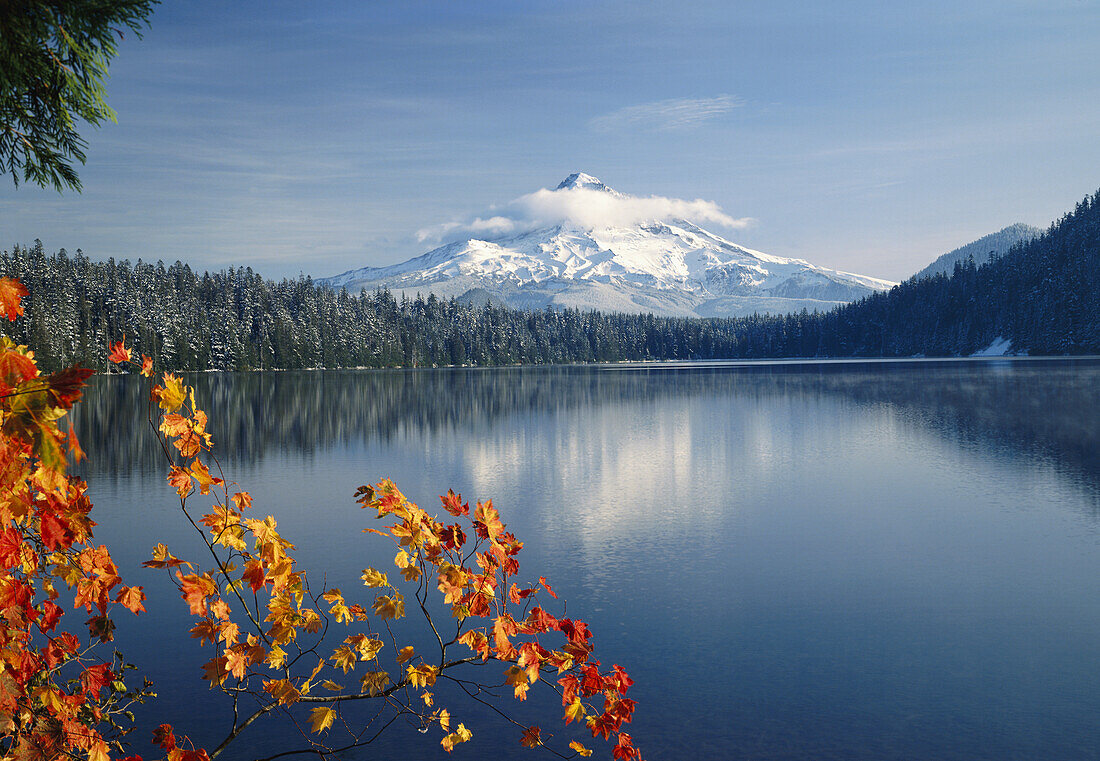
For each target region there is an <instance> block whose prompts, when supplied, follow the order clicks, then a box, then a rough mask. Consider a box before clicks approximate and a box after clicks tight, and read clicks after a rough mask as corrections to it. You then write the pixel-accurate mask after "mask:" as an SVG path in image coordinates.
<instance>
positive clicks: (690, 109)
mask: <svg viewBox="0 0 1100 761" xmlns="http://www.w3.org/2000/svg"><path fill="white" fill-rule="evenodd" d="M742 105H744V102H743V101H742V100H741V99H740V98H735V97H733V96H732V95H719V96H718V97H716V98H673V99H671V100H659V101H656V102H654V103H642V104H640V105H637V106H627V107H626V108H620V109H619V110H618V111H612V112H611V113H609V114H604V115H603V116H597V117H596V118H595V119H592V120H591V121H589V122H588V126H589V127H591V128H592V129H594V130H596V131H597V132H619V131H622V130H628V129H646V130H655V131H664V130H674V129H680V128H683V127H689V126H691V125H693V124H699V123H700V122H705V121H707V120H709V119H714V118H715V117H718V116H721V115H722V114H725V113H729V112H730V111H732V110H733V109H735V108H738V107H739V106H742Z"/></svg>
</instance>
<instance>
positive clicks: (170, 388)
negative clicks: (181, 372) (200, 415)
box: [157, 373, 187, 412]
mask: <svg viewBox="0 0 1100 761" xmlns="http://www.w3.org/2000/svg"><path fill="white" fill-rule="evenodd" d="M157 395H158V397H159V398H158V399H157V402H158V404H160V407H161V409H163V410H165V411H166V412H175V411H176V410H178V409H179V408H180V407H182V406H183V403H184V401H185V400H186V399H187V393H186V392H185V391H184V389H183V380H182V379H181V378H178V377H177V376H175V375H172V374H171V373H165V374H164V387H163V388H161V389H160V391H159V393H158V394H157Z"/></svg>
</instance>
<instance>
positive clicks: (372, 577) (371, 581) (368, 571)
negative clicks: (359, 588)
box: [359, 568, 390, 587]
mask: <svg viewBox="0 0 1100 761" xmlns="http://www.w3.org/2000/svg"><path fill="white" fill-rule="evenodd" d="M359 578H361V579H362V580H363V584H364V585H365V586H368V587H388V586H389V584H390V582H389V579H387V578H386V574H384V573H382V572H381V571H377V570H375V569H374V568H364V569H363V575H362V576H360V577H359Z"/></svg>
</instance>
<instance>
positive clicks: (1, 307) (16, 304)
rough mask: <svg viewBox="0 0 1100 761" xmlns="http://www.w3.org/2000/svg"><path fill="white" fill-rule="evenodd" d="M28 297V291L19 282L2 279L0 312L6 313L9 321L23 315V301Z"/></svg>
mask: <svg viewBox="0 0 1100 761" xmlns="http://www.w3.org/2000/svg"><path fill="white" fill-rule="evenodd" d="M26 295H27V289H26V288H24V287H23V284H22V283H20V282H19V281H18V280H12V279H11V278H10V277H0V312H4V314H6V315H7V316H8V319H9V320H14V319H15V318H16V317H18V316H19V315H21V314H23V304H22V303H21V300H22V298H23V297H24V296H26Z"/></svg>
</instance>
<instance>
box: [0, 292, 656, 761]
mask: <svg viewBox="0 0 1100 761" xmlns="http://www.w3.org/2000/svg"><path fill="white" fill-rule="evenodd" d="M24 294H25V292H24V291H23V290H22V287H21V286H20V285H19V284H18V283H16V282H15V281H12V280H7V279H0V311H2V312H4V313H6V314H7V316H8V317H9V319H14V317H16V316H18V315H19V314H20V313H21V311H22V307H21V298H22V297H23V295H24ZM4 340H5V343H4V344H3V345H2V347H0V349H2V353H0V405H2V406H0V416H2V417H0V425H2V434H3V436H2V438H0V477H2V478H3V479H4V481H3V486H4V490H3V493H2V494H3V495H4V496H0V519H2V520H3V533H2V534H0V565H2V566H3V568H2V569H0V600H2V602H3V609H2V613H3V616H4V619H5V629H4V632H3V635H2V636H3V639H2V640H0V667H2V674H3V676H2V677H0V721H2V722H4V727H3V736H2V739H0V750H2V751H3V752H4V753H5V758H7V757H11V758H20V759H22V758H27V759H30V758H53V757H56V756H58V755H61V754H71V755H75V756H76V757H77V758H88V759H94V761H104V760H105V759H109V758H112V757H120V756H121V754H122V753H124V752H126V751H124V750H123V746H122V744H121V741H122V736H123V735H124V734H125V732H126V731H127V729H126V726H127V721H126V720H127V719H131V720H132V715H131V714H129V713H128V711H129V710H130V707H131V704H132V703H134V702H141V701H143V700H145V699H146V698H147V697H148V696H149V688H148V686H146V687H144V688H143V689H142V690H139V691H128V690H127V688H126V686H125V684H124V683H123V682H122V681H121V673H122V671H123V670H124V669H125V668H127V667H126V666H125V664H124V663H123V662H122V660H121V656H118V655H117V654H116V655H115V656H114V657H113V658H112V659H111V660H106V661H105V660H101V659H98V658H97V657H96V656H94V655H93V653H94V645H95V644H98V643H100V642H107V641H110V639H111V632H112V630H113V628H114V626H115V623H114V621H113V619H112V618H111V614H112V613H113V612H114V610H115V609H117V608H118V607H120V606H121V607H123V608H126V609H128V610H129V611H131V612H133V613H134V614H139V613H141V612H142V611H143V610H144V607H143V601H144V599H145V595H144V592H143V590H142V588H141V587H139V586H126V585H124V584H123V582H122V580H121V579H120V578H119V575H118V570H117V568H116V567H115V566H114V564H113V562H112V561H111V559H110V555H109V552H108V550H107V548H106V547H103V546H93V545H92V543H91V542H92V532H91V529H92V527H93V526H94V522H93V521H92V520H91V519H90V518H89V512H90V510H91V507H92V506H91V504H90V502H89V501H88V499H87V498H86V496H85V485H84V484H83V482H81V481H79V479H75V478H73V477H71V476H69V475H67V474H66V460H67V458H69V457H73V458H76V457H79V456H80V454H81V452H80V447H79V443H78V442H77V439H76V436H75V434H74V433H73V432H72V431H71V430H67V431H64V432H63V431H62V430H61V428H59V427H58V421H60V420H62V419H63V417H64V415H65V413H66V412H67V411H68V409H70V408H71V407H72V405H73V404H74V403H75V402H76V401H77V400H78V399H79V396H80V388H81V386H82V385H83V383H84V381H85V380H86V379H87V377H88V375H89V374H90V371H88V370H84V369H80V368H71V369H69V370H65V371H62V372H59V373H56V374H54V375H50V376H40V375H39V374H38V370H37V367H36V365H35V363H34V357H33V354H32V353H31V352H29V351H27V350H26V348H25V347H19V346H14V345H13V344H11V343H10V342H8V341H6V339H4ZM109 356H110V358H111V360H112V361H113V362H115V363H118V364H121V365H124V366H128V367H132V368H133V369H135V370H136V371H138V372H140V373H141V375H143V376H145V377H146V378H149V379H150V383H151V388H150V396H149V420H150V423H151V424H152V425H153V426H154V428H155V429H156V431H157V435H158V438H159V440H160V443H161V447H162V450H163V453H164V455H165V463H166V469H167V481H168V484H169V486H170V487H171V489H172V490H173V491H175V493H176V496H177V497H178V499H179V506H180V510H181V512H182V515H183V517H184V519H185V521H186V523H187V524H188V525H190V526H191V527H193V529H194V530H195V531H197V532H198V533H199V534H200V535H201V536H202V538H203V541H204V542H205V544H206V546H207V548H208V549H209V559H208V560H207V561H204V563H200V562H199V561H198V560H197V559H185V558H179V557H176V556H175V555H173V554H172V552H171V550H170V549H169V547H168V546H166V545H165V544H158V545H157V546H156V547H155V548H153V551H152V557H151V559H150V560H149V561H147V562H146V563H145V564H144V565H145V566H146V567H148V568H153V569H162V570H163V571H164V573H166V574H168V575H169V578H170V580H171V583H173V584H174V585H175V586H176V587H177V589H178V591H179V595H180V598H181V599H182V601H183V603H184V604H186V605H187V608H188V610H189V612H190V614H191V616H192V617H193V626H192V628H191V630H190V634H191V636H192V637H193V638H194V639H196V640H198V643H197V645H198V646H200V647H202V648H206V649H207V650H208V651H209V655H210V657H209V659H208V660H207V661H206V662H205V663H204V664H202V665H201V669H200V670H201V678H202V679H204V680H206V681H207V682H208V683H209V685H210V686H211V687H212V688H217V689H220V690H221V691H223V692H224V693H226V694H227V695H228V696H230V698H231V699H232V701H233V725H232V729H231V730H230V731H229V733H228V734H227V736H226V737H225V739H224V740H223V741H222V742H221V743H220V744H219V745H218V746H217V747H215V748H212V749H201V748H195V747H194V746H193V745H192V744H191V743H190V742H189V741H188V740H187V738H186V737H185V736H183V735H177V734H176V732H175V729H174V728H173V727H171V726H169V725H162V726H160V727H158V728H157V729H156V730H155V731H154V733H153V743H154V745H156V746H157V747H158V748H159V749H160V751H162V754H161V755H163V757H164V758H166V759H167V760H168V761H201V760H203V759H214V758H217V757H218V756H219V755H220V754H221V753H222V752H223V751H225V749H226V748H227V747H229V746H230V745H231V744H232V743H233V742H234V741H235V740H236V739H237V738H238V737H239V736H240V735H241V733H243V732H245V731H246V730H247V729H248V727H250V726H251V725H252V724H253V723H255V722H257V721H259V720H261V719H266V720H279V718H280V717H283V718H285V717H288V716H289V717H293V716H298V715H299V714H298V713H294V712H303V711H304V713H301V717H302V719H303V720H302V721H300V722H298V721H296V724H298V726H299V727H300V730H301V734H302V741H303V749H307V750H310V751H312V752H314V753H315V754H320V755H324V754H326V753H329V752H333V751H335V750H340V749H347V748H351V747H356V746H359V745H366V744H368V743H369V742H371V740H373V739H374V738H375V737H377V736H378V735H379V734H380V733H381V732H382V731H384V730H385V729H386V728H387V727H388V726H389V725H390V724H391V723H392V721H393V720H394V719H396V718H398V717H401V718H403V719H405V720H406V721H412V722H413V723H415V724H417V725H418V726H419V727H420V728H421V731H422V732H425V733H428V732H431V733H434V736H435V738H436V741H437V742H439V744H440V745H441V746H442V747H443V748H444V749H445V750H447V751H448V752H450V751H451V750H452V749H453V748H454V747H455V746H456V745H460V744H462V743H466V742H469V741H471V740H472V739H473V738H474V730H475V729H476V727H471V726H467V723H466V722H465V721H463V720H461V717H460V715H459V714H460V712H461V710H462V706H461V705H450V706H444V705H442V704H441V702H442V700H441V697H440V693H441V690H440V688H441V687H442V686H443V685H446V686H447V690H445V691H443V692H446V694H448V695H450V696H451V697H453V696H454V695H455V694H458V695H465V696H468V697H469V699H470V700H471V701H476V702H477V703H482V704H485V705H488V706H490V707H491V708H492V709H493V710H494V711H495V712H497V713H498V714H500V715H501V716H502V717H504V719H505V720H506V721H509V722H511V723H512V724H513V725H514V726H515V728H516V743H517V746H520V745H522V746H523V747H527V748H546V749H549V750H552V751H553V752H555V753H556V754H557V755H559V756H561V757H565V758H570V757H575V756H588V755H591V754H592V750H591V749H590V748H588V747H587V746H586V745H585V744H584V742H582V740H584V741H585V742H590V741H591V738H600V737H602V738H603V739H604V740H607V741H608V743H609V745H610V749H611V754H612V756H613V757H614V758H616V759H623V760H626V759H640V758H641V756H640V754H639V752H638V750H637V749H636V748H635V747H634V745H633V741H632V739H631V736H630V735H629V734H628V733H626V732H625V731H623V727H624V725H625V724H627V723H629V722H630V721H631V718H632V716H633V712H634V707H635V703H634V701H633V700H632V699H630V698H628V697H626V693H627V691H628V690H629V688H630V686H631V684H632V683H633V682H632V680H631V679H630V677H629V676H628V674H627V672H626V671H625V670H624V669H623V668H621V667H620V666H619V665H617V664H613V665H611V666H610V667H604V666H602V664H601V662H600V661H599V660H597V659H595V658H594V657H593V652H594V651H593V641H592V640H593V637H592V633H591V631H590V630H589V629H588V627H587V625H586V624H585V623H584V622H583V621H581V620H577V619H574V618H569V617H566V616H564V614H563V613H562V611H564V601H558V600H557V594H556V593H555V592H554V590H553V588H552V587H551V585H550V583H549V582H548V581H547V580H546V579H545V578H543V577H539V578H538V580H537V581H536V582H534V583H524V582H523V581H522V580H521V577H520V575H519V573H520V564H519V561H518V556H519V554H520V551H521V550H522V548H523V543H522V542H521V541H519V540H518V539H517V538H516V537H515V536H514V535H513V534H512V533H511V532H509V531H508V530H507V526H506V525H505V524H504V523H503V521H502V520H501V516H500V513H499V512H498V511H497V509H496V508H495V507H494V506H493V504H492V502H491V501H485V502H475V505H474V507H473V508H471V507H470V504H469V502H467V501H464V500H463V499H462V497H461V496H460V495H458V494H455V493H454V492H453V491H448V492H447V494H446V495H444V496H442V497H441V498H440V505H439V509H440V511H441V512H440V513H439V514H438V515H437V514H432V513H430V512H428V511H427V510H424V509H422V508H420V507H419V506H417V505H416V504H414V503H412V502H410V501H409V500H408V499H407V498H406V497H405V495H403V494H402V493H401V492H400V491H399V490H398V488H397V487H396V486H395V485H394V484H393V483H391V482H390V481H386V480H383V481H381V482H379V483H377V484H375V485H372V486H363V487H361V488H360V489H359V490H358V492H357V493H356V495H355V499H356V501H357V502H358V504H359V505H360V507H361V508H362V509H364V510H366V511H367V512H366V515H367V516H368V517H370V518H371V519H372V520H373V521H376V522H377V524H376V525H377V526H378V527H377V528H376V527H373V526H371V527H366V528H364V529H363V531H364V533H367V534H370V535H372V536H373V537H379V538H380V539H376V540H375V541H387V542H391V543H392V545H393V551H394V552H395V555H394V557H393V568H374V567H367V568H364V569H363V570H362V574H361V577H360V578H361V580H362V583H363V588H362V589H361V590H359V591H358V592H357V593H352V592H350V591H348V592H346V593H345V592H344V591H341V590H340V589H337V588H329V587H326V585H325V582H324V577H323V576H319V577H318V576H316V575H311V574H310V573H308V572H307V571H306V570H305V569H301V568H299V567H298V565H297V563H296V560H295V547H294V544H293V543H292V542H291V541H290V540H289V539H288V538H286V537H284V536H283V535H282V534H281V533H280V531H279V525H278V522H277V520H276V518H275V517H274V516H273V515H261V513H260V512H258V511H257V510H256V507H255V506H254V505H253V502H252V497H251V496H250V495H249V493H248V492H247V491H244V490H243V489H241V488H240V487H239V486H238V485H237V484H235V483H233V482H231V481H230V480H228V479H227V478H226V476H225V474H224V473H223V472H222V467H221V465H220V463H219V462H218V460H217V458H216V457H215V456H214V453H213V446H214V443H213V441H212V438H211V436H210V434H209V433H208V432H207V425H208V418H207V415H206V413H205V412H204V411H203V410H202V409H200V408H199V407H198V405H197V402H196V399H195V392H194V389H192V388H190V387H188V386H186V385H185V384H184V383H183V381H182V379H181V378H180V377H178V376H176V375H173V374H172V373H170V372H166V373H162V374H161V375H160V378H159V380H158V381H157V382H155V383H154V382H153V381H152V379H153V377H154V372H153V363H152V361H151V360H150V359H149V358H148V357H141V359H140V360H139V359H138V358H137V357H135V356H133V353H132V352H131V350H130V349H128V348H127V347H126V345H125V339H123V340H121V341H119V342H117V343H115V344H113V345H112V346H110V347H109ZM196 498H197V499H205V500H207V503H209V502H213V504H212V505H211V506H210V508H209V509H208V510H207V511H206V512H200V511H197V510H195V509H194V508H193V506H192V503H193V502H194V500H195V499H196ZM440 515H442V517H440ZM183 525H184V524H183V523H182V522H181V526H183ZM368 538H369V537H368ZM70 598H71V602H70ZM66 606H68V607H70V608H84V609H85V611H86V612H87V613H88V614H89V615H90V616H91V618H89V619H88V620H87V622H86V628H87V632H86V633H82V636H83V639H81V638H79V637H78V636H77V635H74V634H69V633H61V629H60V628H59V621H60V619H61V618H62V616H63V611H64V608H65V607H66ZM424 642H429V643H430V644H429V645H427V646H424V644H423V643H424ZM417 643H419V644H417ZM197 649H198V648H197ZM533 689H542V690H549V691H552V692H553V693H556V694H557V696H558V697H560V699H561V706H562V723H561V724H559V725H557V728H556V729H551V728H549V727H545V726H544V727H540V726H533V725H527V724H524V723H522V722H520V721H517V720H516V719H515V718H513V717H512V716H511V715H510V714H509V712H508V706H507V703H508V702H510V701H511V700H519V701H523V700H525V699H526V698H527V695H528V692H529V691H531V690H533ZM365 701H369V702H371V703H372V704H374V705H376V706H377V714H376V718H375V719H373V720H372V721H371V722H370V723H369V724H367V725H366V726H361V725H358V724H356V720H355V718H354V717H353V716H352V715H351V712H350V711H349V710H348V709H349V708H350V706H351V705H353V704H360V703H362V702H365ZM578 729H579V731H578ZM586 737H587V738H589V739H587V740H586V739H585V738H586ZM131 758H140V757H139V756H134V757H131Z"/></svg>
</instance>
